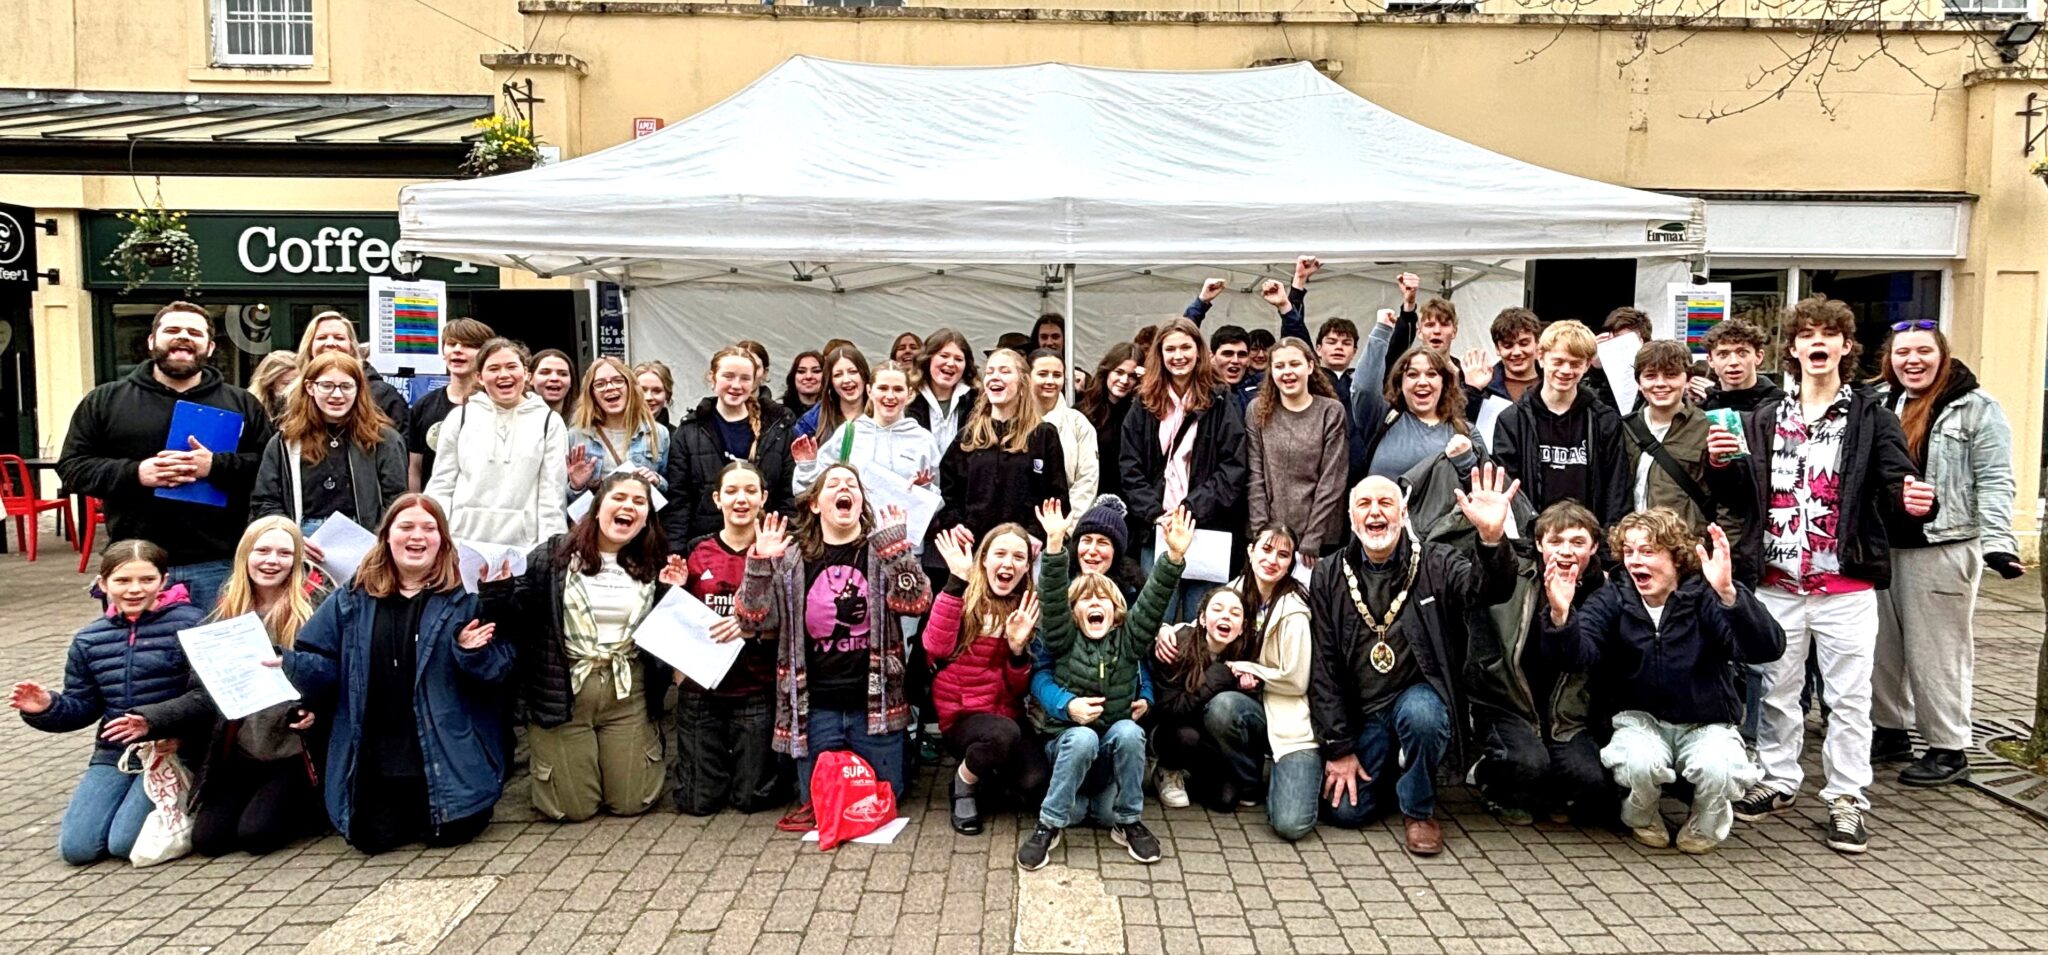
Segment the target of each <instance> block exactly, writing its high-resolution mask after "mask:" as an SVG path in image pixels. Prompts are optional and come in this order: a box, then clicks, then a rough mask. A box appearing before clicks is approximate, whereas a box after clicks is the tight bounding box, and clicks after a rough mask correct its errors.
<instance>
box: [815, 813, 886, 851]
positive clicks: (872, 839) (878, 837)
mask: <svg viewBox="0 0 2048 955" xmlns="http://www.w3.org/2000/svg"><path fill="white" fill-rule="evenodd" d="M907 825H910V817H909V816H897V817H896V818H894V819H891V820H889V821H888V822H885V823H883V824H882V828H880V829H877V830H875V831H873V832H870V833H868V834H867V835H864V836H856V837H854V838H852V839H849V840H847V841H848V842H858V843H860V844H861V845H864V846H886V845H888V844H889V843H892V842H895V841H896V837H897V836H899V835H902V834H903V827H904V826H907ZM797 841H799V842H816V841H818V830H816V829H813V830H811V831H809V832H806V833H804V836H803V838H802V839H799V840H797Z"/></svg>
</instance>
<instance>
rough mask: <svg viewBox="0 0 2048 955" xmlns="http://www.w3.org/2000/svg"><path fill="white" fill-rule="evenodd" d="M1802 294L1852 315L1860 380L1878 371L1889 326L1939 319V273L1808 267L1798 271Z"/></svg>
mask: <svg viewBox="0 0 2048 955" xmlns="http://www.w3.org/2000/svg"><path fill="white" fill-rule="evenodd" d="M1801 277H1802V279H1803V281H1802V283H1801V284H1802V286H1803V287H1804V288H1806V289H1807V290H1809V291H1808V294H1818V295H1825V296H1827V297H1829V298H1837V299H1841V300H1842V301H1843V302H1845V303H1847V304H1848V306H1849V310H1850V311H1852V312H1855V313H1856V340H1857V341H1859V342H1862V343H1863V368H1862V374H1861V377H1872V376H1875V375H1876V374H1877V371H1878V356H1879V353H1880V352H1881V351H1882V350H1883V349H1884V340H1885V337H1886V336H1887V335H1890V334H1891V330H1892V324H1893V323H1894V322H1908V321H1921V320H1928V321H1940V320H1941V271H1940V270H1939V269H1882V270H1863V269H1808V270H1802V271H1801Z"/></svg>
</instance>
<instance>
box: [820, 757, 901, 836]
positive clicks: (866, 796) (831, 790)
mask: <svg viewBox="0 0 2048 955" xmlns="http://www.w3.org/2000/svg"><path fill="white" fill-rule="evenodd" d="M811 809H812V811H814V812H815V813H816V814H817V817H818V851H820V852H823V851H825V850H828V849H831V848H832V847H833V846H836V845H838V844H840V843H842V842H846V841H847V840H850V839H858V838H860V837H861V836H864V835H867V834H868V833H870V832H873V831H875V830H877V829H880V828H882V826H883V825H885V824H887V823H888V822H889V821H890V820H891V819H894V818H896V792H895V787H893V786H890V785H889V784H888V783H885V782H882V781H880V780H878V779H876V778H875V770H874V767H872V766H869V765H868V761H867V760H864V759H862V758H860V757H859V756H856V755H854V754H853V753H850V752H847V751H845V750H831V751H829V752H824V753H820V754H818V763H817V765H816V766H815V767H814V768H813V769H812V770H811Z"/></svg>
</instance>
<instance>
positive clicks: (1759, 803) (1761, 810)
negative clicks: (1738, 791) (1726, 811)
mask: <svg viewBox="0 0 2048 955" xmlns="http://www.w3.org/2000/svg"><path fill="white" fill-rule="evenodd" d="M1791 808H1792V794H1791V793H1781V792H1779V791H1777V790H1775V789H1772V788H1771V787H1769V786H1766V785H1764V784H1763V783H1757V784H1756V785H1754V786H1751V787H1749V791H1748V792H1746V793H1743V794H1742V798H1741V799H1737V800H1735V818H1737V819H1740V820H1742V821H1743V822H1759V821H1762V820H1763V819H1766V818H1768V817H1771V816H1775V815H1777V814H1778V813H1781V812H1784V811H1786V810H1788V809H1791Z"/></svg>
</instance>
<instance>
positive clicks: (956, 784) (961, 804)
mask: <svg viewBox="0 0 2048 955" xmlns="http://www.w3.org/2000/svg"><path fill="white" fill-rule="evenodd" d="M953 831H954V832H957V833H959V834H961V835H963V836H978V835H981V807H980V806H979V805H977V804H976V802H975V799H974V785H973V784H972V783H969V782H968V781H967V780H964V779H961V778H960V774H959V773H958V772H955V773H954V774H953Z"/></svg>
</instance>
